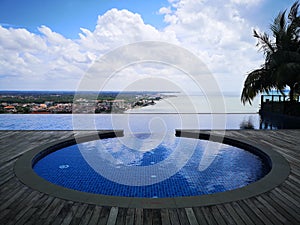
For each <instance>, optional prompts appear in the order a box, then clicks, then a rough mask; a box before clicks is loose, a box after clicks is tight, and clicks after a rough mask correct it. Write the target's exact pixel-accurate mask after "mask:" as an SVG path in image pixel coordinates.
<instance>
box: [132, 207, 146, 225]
mask: <svg viewBox="0 0 300 225" xmlns="http://www.w3.org/2000/svg"><path fill="white" fill-rule="evenodd" d="M143 220H144V219H143V209H140V208H136V209H135V217H134V221H135V223H134V224H143Z"/></svg>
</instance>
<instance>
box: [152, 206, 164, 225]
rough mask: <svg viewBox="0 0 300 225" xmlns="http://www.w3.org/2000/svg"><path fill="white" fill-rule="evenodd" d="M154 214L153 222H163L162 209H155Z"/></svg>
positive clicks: (158, 224)
mask: <svg viewBox="0 0 300 225" xmlns="http://www.w3.org/2000/svg"><path fill="white" fill-rule="evenodd" d="M152 216H153V220H152V224H157V225H160V224H162V221H161V214H160V209H153V210H152Z"/></svg>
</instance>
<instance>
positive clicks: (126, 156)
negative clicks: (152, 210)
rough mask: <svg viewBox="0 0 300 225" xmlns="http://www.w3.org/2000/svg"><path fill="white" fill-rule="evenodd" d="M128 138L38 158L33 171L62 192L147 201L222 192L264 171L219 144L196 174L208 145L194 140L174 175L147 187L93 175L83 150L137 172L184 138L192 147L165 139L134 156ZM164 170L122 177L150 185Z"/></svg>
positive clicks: (258, 162)
mask: <svg viewBox="0 0 300 225" xmlns="http://www.w3.org/2000/svg"><path fill="white" fill-rule="evenodd" d="M139 135H140V138H143V137H144V139H147V138H149V136H147V135H144V136H143V134H139ZM130 138H132V137H126V136H125V137H122V138H120V139H119V138H113V139H103V140H97V141H92V142H88V143H87V144H86V143H82V144H79V145H74V146H69V147H66V148H63V149H60V150H58V151H56V152H53V153H51V154H49V155H47V156H45V157H44V158H42V159H40V160H39V161H38V162H37V163H36V164H35V165H34V168H33V169H34V171H35V172H36V173H37V174H38V175H39V176H41V177H43V178H44V179H46V180H48V181H49V182H52V183H54V184H57V185H60V186H63V187H66V188H70V189H74V190H78V191H83V192H89V193H96V194H103V195H113V196H125V197H149V198H162V197H178V196H196V195H204V194H212V193H217V192H224V191H227V190H233V189H236V188H240V187H243V186H246V185H248V184H250V183H252V182H255V181H256V180H258V179H260V178H262V177H263V176H265V174H266V173H267V172H268V169H267V166H266V165H265V164H264V163H263V162H262V160H261V159H260V158H259V157H258V156H256V155H254V154H252V153H250V152H248V151H245V150H243V149H239V148H236V147H232V146H228V145H224V144H222V146H221V149H220V150H219V152H218V154H217V155H216V157H215V158H214V160H213V161H212V163H211V164H210V166H209V167H208V168H207V169H206V170H204V171H199V170H198V167H199V162H200V159H201V157H203V153H204V151H206V150H207V149H206V150H205V148H204V146H206V144H207V141H205V140H196V141H197V147H196V149H195V151H194V152H193V154H192V156H191V157H190V158H189V159H188V161H187V163H186V164H185V165H184V166H183V167H182V168H181V169H180V170H179V171H178V172H177V173H175V174H174V175H172V176H170V177H169V178H167V179H165V180H163V181H160V182H158V183H154V184H151V185H145V186H131V185H124V184H120V183H117V182H114V181H111V180H109V179H107V178H105V177H104V176H102V175H101V174H99V173H97V172H96V171H95V170H94V169H93V168H92V167H91V166H90V164H89V163H88V162H87V161H86V160H85V158H84V157H83V155H82V152H81V151H85V149H84V148H83V147H85V146H90V147H91V146H92V147H93V146H97V144H101V146H105V150H103V149H100V150H99V149H98V150H95V151H94V153H93V154H95V157H100V156H101V154H102V153H103V152H101V151H107V153H109V154H110V155H111V156H112V158H113V160H115V161H118V162H120V165H116V166H115V170H116V171H118V169H119V170H121V169H122V165H126V166H130V167H134V168H136V169H137V171H139V169H141V168H143V167H149V166H156V165H158V164H159V163H161V162H164V161H165V160H166V159H168V158H169V157H171V154H172V153H174V152H173V151H174V150H173V149H175V148H176V147H177V146H178V143H179V141H180V140H182V139H184V141H185V144H186V145H185V146H189V145H190V144H191V143H190V142H192V141H195V140H190V139H187V138H179V137H172V136H168V137H166V138H165V139H164V140H163V142H162V143H160V144H159V145H158V146H156V147H155V148H153V149H149V150H148V151H138V150H134V149H132V148H130V147H128V146H126V144H124V143H126V141H130ZM141 140H142V139H141ZM191 145H192V144H191ZM94 149H96V148H94ZM185 149H187V148H184V149H180V151H185ZM86 151H91V149H90V148H87V149H86ZM181 153H182V152H181ZM183 153H184V152H183ZM175 158H176V156H175ZM105 160H106V161H107V163H110V162H109V160H107V159H105V158H104V159H102V160H101V162H102V163H103V162H106V161H105ZM158 168H159V167H158ZM168 169H169V168H167V167H166V168H163V169H157V170H155V171H151V173H149V172H145V171H144V172H142V170H141V173H136V174H134V177H123V179H124V180H126V179H129V178H133V179H141V178H143V177H146V178H148V179H149V180H155V179H158V178H159V177H161V176H162V175H163V174H164V173H165V171H167V170H168ZM112 172H113V171H112ZM129 175H130V174H129ZM129 175H128V176H129Z"/></svg>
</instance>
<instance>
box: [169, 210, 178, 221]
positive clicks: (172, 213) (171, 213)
mask: <svg viewBox="0 0 300 225" xmlns="http://www.w3.org/2000/svg"><path fill="white" fill-rule="evenodd" d="M168 211H169V216H170V222H171V224H172V225H180V222H179V218H178V214H177V211H176V209H169V210H168Z"/></svg>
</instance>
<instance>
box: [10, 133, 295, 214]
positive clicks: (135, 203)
mask: <svg viewBox="0 0 300 225" xmlns="http://www.w3.org/2000/svg"><path fill="white" fill-rule="evenodd" d="M109 132H112V133H114V134H117V135H122V134H123V133H122V131H97V133H98V134H99V133H102V134H104V133H105V134H108V133H109ZM179 133H180V135H181V136H182V135H190V136H193V137H194V138H195V137H197V138H199V137H200V136H202V137H209V136H210V135H215V136H217V135H218V134H217V133H216V134H214V133H213V131H211V132H209V131H199V130H176V134H177V135H179ZM108 136H109V135H108ZM77 138H79V139H80V140H82V141H84V140H87V139H89V140H90V138H91V135H90V134H88V135H82V136H78V137H77ZM94 138H97V135H95V136H94ZM222 138H224V139H225V140H232V141H234V142H239V143H246V144H247V145H250V146H253V147H255V148H257V149H258V150H259V151H261V152H264V153H265V154H267V155H269V157H270V158H271V160H272V162H273V165H272V169H271V171H270V172H269V174H267V175H266V176H265V177H263V178H262V179H260V180H259V181H257V182H254V183H252V184H250V185H247V186H245V187H242V188H239V189H235V190H232V191H226V192H220V193H215V194H210V195H202V196H192V197H175V198H157V199H153V198H131V197H116V196H105V195H99V194H91V193H85V192H79V191H75V190H72V189H67V188H64V187H61V186H57V185H55V184H52V183H50V182H48V181H46V180H44V179H43V178H41V177H39V176H38V175H37V174H35V173H34V171H33V169H32V160H34V157H35V156H36V155H37V154H38V153H40V152H41V151H44V150H45V149H47V148H50V147H51V146H53V145H55V144H60V143H62V142H64V141H69V140H71V139H74V137H71V138H67V139H64V140H59V141H54V142H52V143H49V144H46V145H43V146H40V147H37V148H34V149H32V150H30V151H28V152H26V153H25V154H23V155H22V156H21V157H20V158H19V159H18V160H17V162H16V164H15V167H14V171H15V174H16V176H17V177H18V178H19V180H21V182H22V183H24V184H25V185H27V186H29V187H31V188H33V189H35V190H38V191H40V192H43V193H46V194H49V195H52V196H55V197H59V198H62V199H66V200H72V201H77V202H84V203H89V204H97V205H102V206H119V207H129V208H182V207H196V206H208V205H216V204H221V203H226V202H231V201H237V200H241V199H245V198H250V197H253V196H256V195H259V194H262V193H264V192H267V191H269V190H271V189H273V188H275V187H276V186H278V185H279V184H281V183H282V182H283V181H284V180H285V179H286V178H287V177H288V175H289V173H290V166H289V163H288V162H287V161H286V159H284V157H283V156H281V155H280V154H279V153H277V152H276V151H274V150H272V149H271V148H270V146H268V145H263V144H262V143H260V144H259V143H256V142H255V143H254V142H251V141H249V140H244V139H242V140H241V139H240V138H239V139H237V138H233V137H227V136H226V135H225V136H224V137H222ZM230 144H231V145H233V146H234V144H232V143H230ZM246 150H247V149H246Z"/></svg>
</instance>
